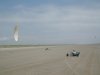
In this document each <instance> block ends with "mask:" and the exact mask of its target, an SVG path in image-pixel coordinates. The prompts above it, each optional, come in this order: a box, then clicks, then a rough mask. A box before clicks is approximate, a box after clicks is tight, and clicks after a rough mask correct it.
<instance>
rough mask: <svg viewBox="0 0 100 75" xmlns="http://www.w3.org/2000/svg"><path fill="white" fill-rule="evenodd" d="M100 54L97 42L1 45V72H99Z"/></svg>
mask: <svg viewBox="0 0 100 75" xmlns="http://www.w3.org/2000/svg"><path fill="white" fill-rule="evenodd" d="M45 48H48V50H45ZM73 49H75V50H78V51H80V56H79V57H66V53H67V52H68V51H72V50H73ZM99 57H100V44H94V45H56V46H36V47H34V46H33V47H19V48H0V75H100V58H99Z"/></svg>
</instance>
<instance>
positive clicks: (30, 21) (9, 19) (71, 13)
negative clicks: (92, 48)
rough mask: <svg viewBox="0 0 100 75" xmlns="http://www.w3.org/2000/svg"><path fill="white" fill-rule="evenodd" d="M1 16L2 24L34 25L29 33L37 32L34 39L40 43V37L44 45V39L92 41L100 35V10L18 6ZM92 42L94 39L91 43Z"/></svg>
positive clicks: (52, 6)
mask: <svg viewBox="0 0 100 75" xmlns="http://www.w3.org/2000/svg"><path fill="white" fill-rule="evenodd" d="M96 7H97V6H96ZM1 15H2V16H1ZM0 16H1V17H0V22H5V23H16V22H19V23H21V24H22V25H23V27H24V26H26V27H28V26H30V28H29V29H30V30H29V31H30V32H31V31H34V32H36V37H35V36H32V38H31V39H35V40H37V41H38V40H39V38H37V37H40V38H41V39H40V40H39V41H42V42H43V40H48V41H49V42H53V41H54V40H56V42H61V41H62V42H64V41H65V40H67V41H69V42H70V41H71V42H73V41H74V42H77V41H78V42H80V41H83V42H84V41H88V40H89V37H90V36H94V35H95V34H96V35H98V36H99V32H100V25H99V24H100V9H99V8H96V9H95V8H93V9H91V8H84V7H79V6H56V5H44V6H37V7H25V6H22V5H18V6H16V7H13V8H12V10H11V11H8V12H7V13H4V14H3V13H0ZM32 27H33V28H32ZM38 31H39V32H38ZM23 32H24V31H23ZM23 36H24V35H23ZM78 36H79V37H78ZM26 37H27V36H26ZM33 37H35V38H33ZM44 38H45V39H44ZM25 39H27V38H25ZM51 40H52V41H51ZM76 40H77V41H76ZM92 40H93V39H90V41H92Z"/></svg>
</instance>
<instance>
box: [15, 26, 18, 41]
mask: <svg viewBox="0 0 100 75" xmlns="http://www.w3.org/2000/svg"><path fill="white" fill-rule="evenodd" d="M14 39H15V41H18V25H16V26H15V28H14Z"/></svg>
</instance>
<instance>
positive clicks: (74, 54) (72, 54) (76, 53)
mask: <svg viewBox="0 0 100 75" xmlns="http://www.w3.org/2000/svg"><path fill="white" fill-rule="evenodd" d="M79 55H80V52H78V51H75V50H73V51H72V52H70V53H67V54H66V56H77V57H78V56H79Z"/></svg>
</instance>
